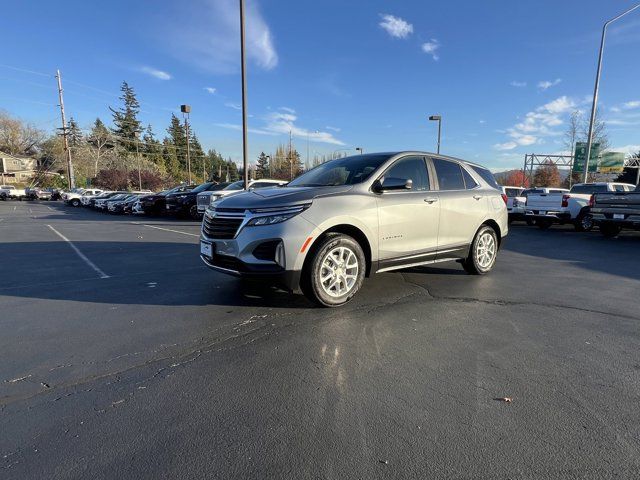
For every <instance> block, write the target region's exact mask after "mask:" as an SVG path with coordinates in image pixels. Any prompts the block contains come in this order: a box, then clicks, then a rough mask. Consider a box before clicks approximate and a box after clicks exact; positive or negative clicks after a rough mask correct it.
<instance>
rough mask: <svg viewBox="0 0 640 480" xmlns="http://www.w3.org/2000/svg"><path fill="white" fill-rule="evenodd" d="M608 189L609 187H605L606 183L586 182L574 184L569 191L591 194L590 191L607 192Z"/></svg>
mask: <svg viewBox="0 0 640 480" xmlns="http://www.w3.org/2000/svg"><path fill="white" fill-rule="evenodd" d="M608 191H609V189H608V188H607V186H606V185H593V184H586V185H574V186H573V187H571V193H587V194H592V193H607V192H608Z"/></svg>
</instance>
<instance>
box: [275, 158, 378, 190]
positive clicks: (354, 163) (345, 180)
mask: <svg viewBox="0 0 640 480" xmlns="http://www.w3.org/2000/svg"><path fill="white" fill-rule="evenodd" d="M388 159H389V155H357V156H354V157H346V158H338V159H336V160H330V161H328V162H326V163H323V164H321V165H318V166H317V167H315V168H312V169H311V170H309V171H308V172H307V173H305V174H303V175H301V176H299V177H298V178H296V179H295V180H293V181H292V182H290V183H289V184H287V185H286V186H287V187H331V186H338V185H355V184H357V183H361V182H364V181H365V180H366V179H367V178H369V177H370V176H371V174H372V173H373V172H375V171H376V170H377V169H378V168H379V167H380V165H382V164H383V163H384V162H385V161H387V160H388Z"/></svg>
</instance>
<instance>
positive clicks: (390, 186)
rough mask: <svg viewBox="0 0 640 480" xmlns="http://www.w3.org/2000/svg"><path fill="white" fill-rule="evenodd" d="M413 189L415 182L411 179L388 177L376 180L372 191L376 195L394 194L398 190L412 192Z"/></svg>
mask: <svg viewBox="0 0 640 480" xmlns="http://www.w3.org/2000/svg"><path fill="white" fill-rule="evenodd" d="M412 187H413V180H411V179H410V178H394V177H387V178H384V179H383V180H382V182H381V181H380V180H376V181H375V182H374V183H373V185H372V190H373V191H374V192H375V193H384V192H392V191H396V190H411V188H412Z"/></svg>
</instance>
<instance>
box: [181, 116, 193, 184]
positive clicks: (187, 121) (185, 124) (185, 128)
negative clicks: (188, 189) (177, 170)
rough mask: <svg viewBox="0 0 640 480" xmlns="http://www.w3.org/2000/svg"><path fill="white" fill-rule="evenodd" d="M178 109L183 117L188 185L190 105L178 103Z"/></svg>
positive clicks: (189, 170) (189, 168)
mask: <svg viewBox="0 0 640 480" xmlns="http://www.w3.org/2000/svg"><path fill="white" fill-rule="evenodd" d="M180 111H181V112H182V116H183V117H184V131H185V135H186V137H187V170H188V172H189V185H191V152H190V150H189V144H190V143H191V137H190V136H189V113H191V106H190V105H180Z"/></svg>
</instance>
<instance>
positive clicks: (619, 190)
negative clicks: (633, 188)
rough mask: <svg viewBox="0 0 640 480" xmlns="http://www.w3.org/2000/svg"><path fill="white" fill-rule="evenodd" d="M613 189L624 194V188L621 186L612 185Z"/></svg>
mask: <svg viewBox="0 0 640 480" xmlns="http://www.w3.org/2000/svg"><path fill="white" fill-rule="evenodd" d="M613 188H614V189H615V191H616V192H624V187H623V186H622V185H613Z"/></svg>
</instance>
